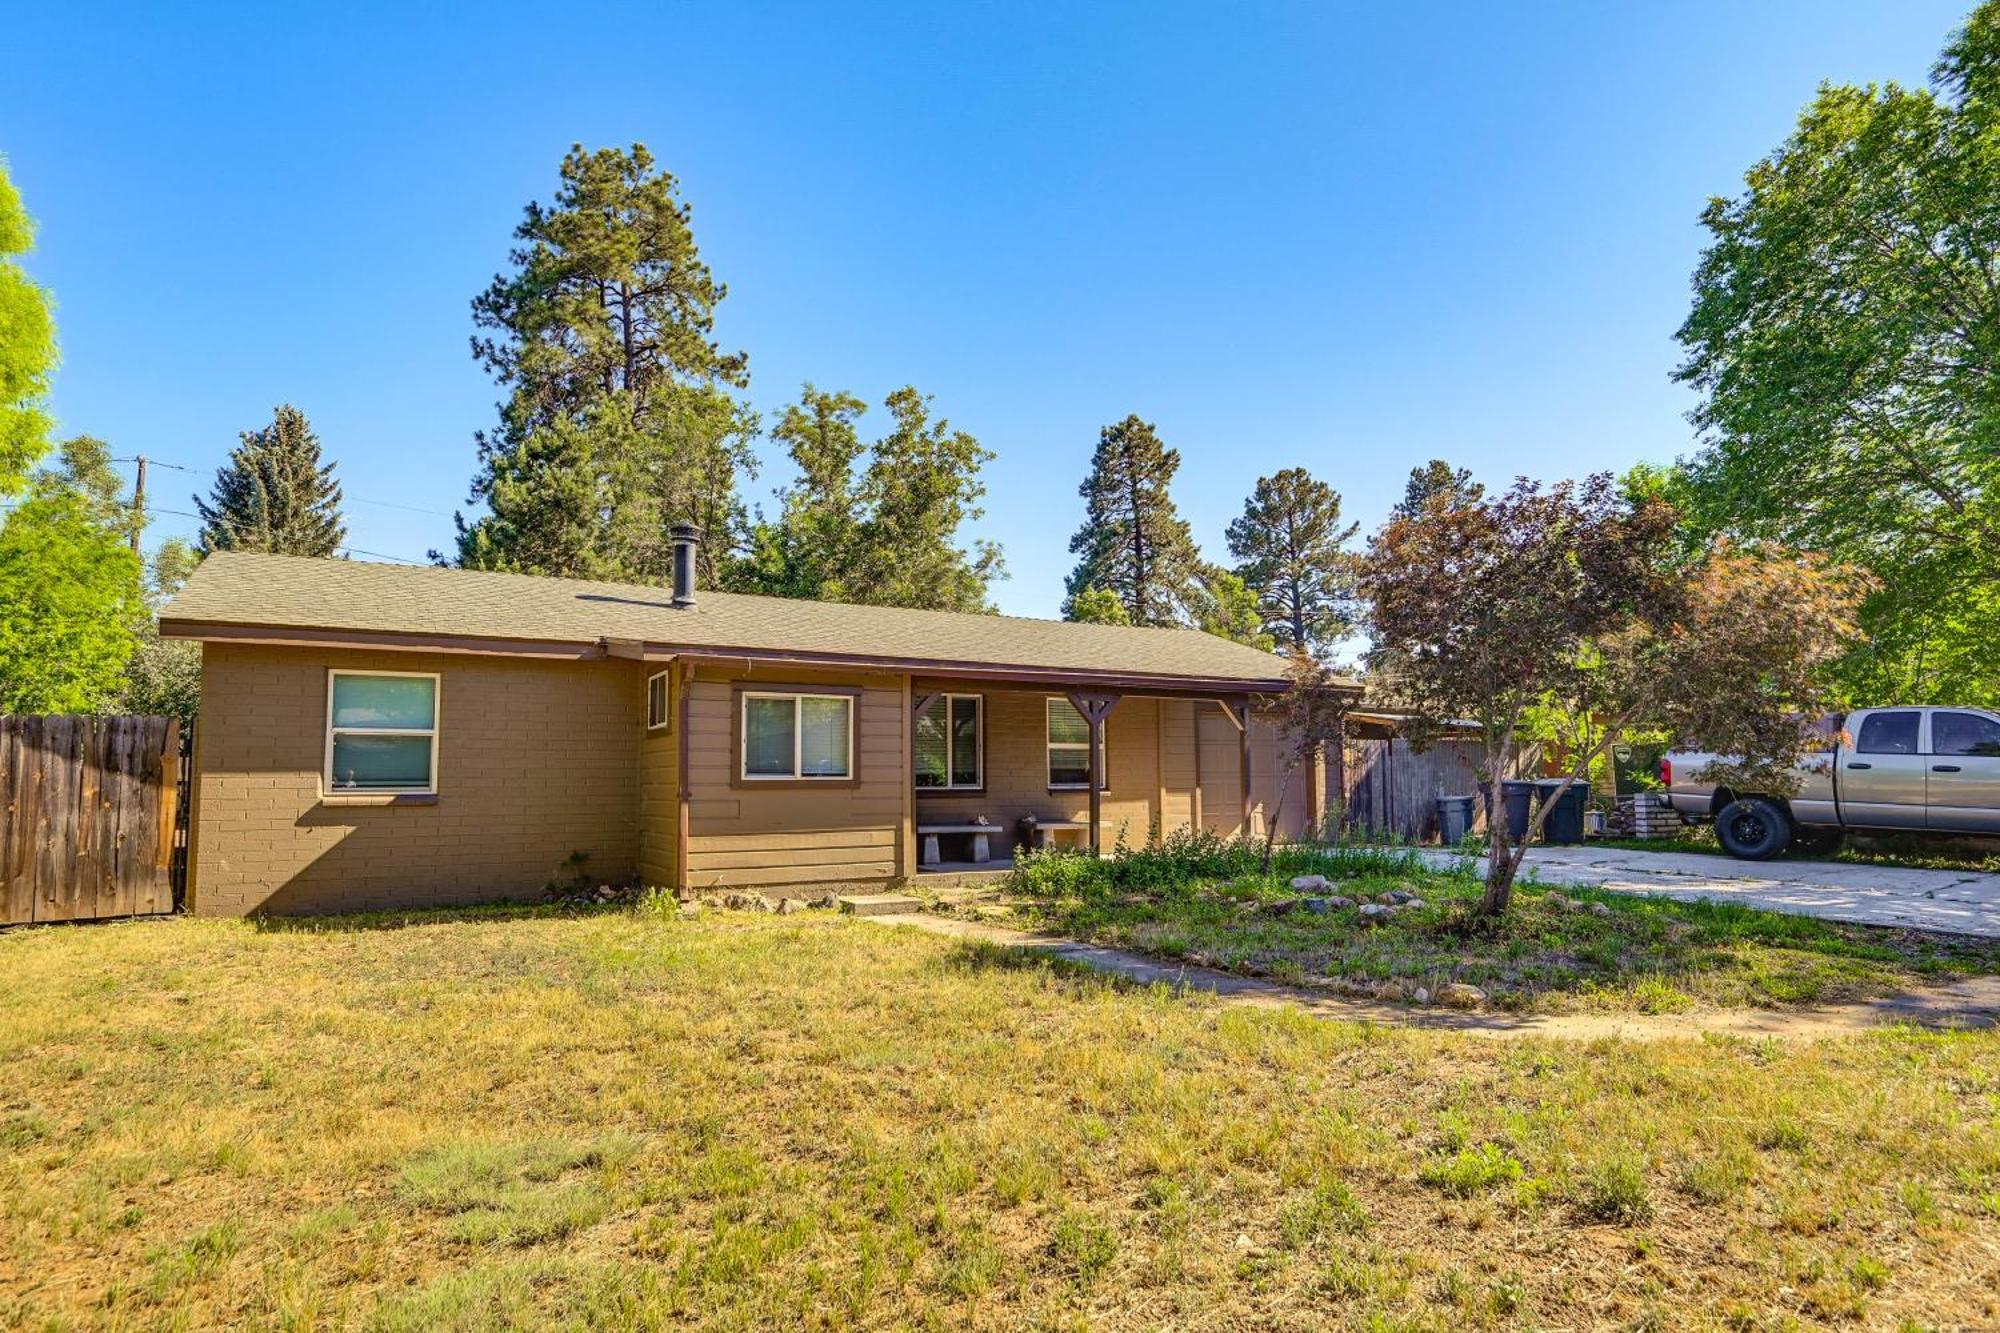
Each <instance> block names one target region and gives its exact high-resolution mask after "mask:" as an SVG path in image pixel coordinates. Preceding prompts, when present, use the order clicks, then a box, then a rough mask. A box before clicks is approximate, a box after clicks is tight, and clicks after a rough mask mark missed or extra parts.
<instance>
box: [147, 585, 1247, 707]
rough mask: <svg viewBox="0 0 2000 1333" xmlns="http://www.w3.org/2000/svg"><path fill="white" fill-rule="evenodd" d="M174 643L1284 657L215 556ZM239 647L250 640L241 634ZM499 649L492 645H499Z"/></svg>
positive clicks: (173, 622)
mask: <svg viewBox="0 0 2000 1333" xmlns="http://www.w3.org/2000/svg"><path fill="white" fill-rule="evenodd" d="M161 622H162V629H163V631H164V632H165V633H167V634H170V635H176V636H179V637H184V638H204V637H223V636H221V635H218V634H216V633H215V632H214V631H215V630H216V629H217V628H218V627H240V629H241V630H243V631H257V630H263V631H271V632H273V633H272V634H271V637H280V636H279V635H277V634H276V631H281V630H287V629H290V630H307V631H348V632H353V633H360V634H368V635H380V634H388V635H408V636H412V637H414V638H421V639H437V638H452V639H460V638H465V639H475V640H476V639H491V640H495V641H500V640H522V639H528V640H539V641H554V642H558V643H565V644H578V645H586V646H587V645H594V644H596V643H598V642H600V641H602V640H607V639H609V640H622V641H637V642H642V643H645V644H647V645H648V646H649V648H651V649H652V650H653V651H656V652H658V651H665V652H682V651H686V652H694V653H704V652H709V653H720V654H729V653H735V652H741V653H744V654H746V655H757V654H763V653H768V654H778V655H782V656H797V657H824V658H827V659H829V660H839V661H843V662H845V661H852V662H855V663H858V664H866V663H869V662H882V663H934V664H938V665H940V666H945V665H957V666H987V667H995V668H1015V669H1021V670H1028V671H1073V672H1076V673H1079V674H1080V675H1087V676H1096V677H1113V676H1130V677H1145V678H1169V679H1171V678H1184V679H1189V680H1201V681H1207V682H1225V683H1227V682H1240V683H1241V684H1242V686H1243V687H1244V688H1254V687H1256V686H1258V685H1260V684H1261V685H1264V686H1270V685H1273V684H1275V683H1276V682H1277V681H1279V680H1281V679H1282V677H1283V675H1284V663H1283V661H1282V659H1280V658H1279V657H1277V656H1275V655H1274V654H1271V653H1266V652H1261V651H1259V650H1258V649H1255V648H1248V647H1245V646H1243V645H1242V644H1238V643H1232V642H1230V641H1229V640H1227V639H1220V638H1217V637H1215V636H1214V635H1211V634H1203V633H1201V632H1199V631H1196V630H1182V629H1145V628H1137V627H1131V626H1122V625H1076V624H1070V623H1067V622H1064V621H1057V620H1032V619H1026V618H1023V617H1019V616H986V615H970V614H965V613H962V612H956V611H911V610H904V609H901V608H897V607H882V606H849V605H844V604H840V603H834V602H802V601H792V600H789V599H785V598H779V597H752V596H746V595H743V594H741V593H722V592H702V593H700V594H698V597H697V600H696V604H695V605H694V606H692V607H679V608H677V607H675V606H674V605H673V602H672V594H671V593H670V592H669V591H668V590H666V589H664V588H659V587H654V586H651V585H648V584H636V583H597V582H592V581H589V580H584V579H556V578H542V577H538V576H535V575H528V574H499V573H490V572H487V571H484V570H467V569H442V568H436V567H431V566H420V565H387V564H371V563H367V562H364V561H359V560H315V559H307V558H303V557H298V556H278V555H253V554H247V553H242V552H233V551H218V552H216V553H215V554H213V555H210V556H209V557H208V558H207V559H206V560H204V561H203V562H202V564H201V566H200V567H199V568H198V569H197V570H196V571H195V573H194V577H192V578H191V579H189V580H188V582H187V586H186V587H184V588H182V589H181V591H180V594H179V595H178V596H176V597H175V598H174V599H173V602H172V603H171V604H170V605H169V606H168V607H167V608H166V610H165V611H164V612H163V613H162V614H161ZM231 637H244V634H243V633H240V632H239V633H237V634H235V635H232V636H231ZM498 647H499V645H498V643H496V649H497V648H498Z"/></svg>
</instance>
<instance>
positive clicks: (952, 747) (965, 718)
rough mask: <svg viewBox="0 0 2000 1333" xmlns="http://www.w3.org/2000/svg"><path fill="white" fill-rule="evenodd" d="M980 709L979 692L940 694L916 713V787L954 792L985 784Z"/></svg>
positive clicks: (972, 788)
mask: <svg viewBox="0 0 2000 1333" xmlns="http://www.w3.org/2000/svg"><path fill="white" fill-rule="evenodd" d="M979 710H980V699H979V696H978V695H976V694H940V695H939V696H938V697H937V698H935V699H933V700H931V702H930V706H929V707H927V708H925V709H924V711H923V712H921V713H919V714H918V715H917V736H916V773H917V777H916V782H917V786H919V787H921V788H924V789H925V790H927V791H954V790H975V789H977V788H978V787H980V786H981V785H982V778H983V776H984V774H983V772H982V760H983V758H984V756H983V755H982V754H981V749H982V747H983V740H982V738H981V735H980V730H981V729H980V725H979V721H980V718H979Z"/></svg>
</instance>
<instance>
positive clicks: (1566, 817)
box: [1535, 778, 1590, 843]
mask: <svg viewBox="0 0 2000 1333" xmlns="http://www.w3.org/2000/svg"><path fill="white" fill-rule="evenodd" d="M1562 785H1563V780H1562V779H1561V778H1544V779H1543V780H1542V781H1540V782H1537V783H1536V784H1535V788H1536V798H1537V799H1538V800H1542V801H1547V800H1551V799H1555V795H1556V789H1557V788H1559V787H1561V786H1562ZM1589 804H1590V784H1589V783H1587V782H1573V783H1571V784H1570V788H1569V790H1568V791H1566V792H1564V793H1563V794H1562V797H1561V798H1560V799H1557V800H1556V808H1555V809H1553V810H1551V811H1549V817H1548V819H1546V820H1545V821H1543V823H1542V841H1544V842H1554V843H1579V842H1582V841H1583V811H1584V807H1585V806H1587V805H1589Z"/></svg>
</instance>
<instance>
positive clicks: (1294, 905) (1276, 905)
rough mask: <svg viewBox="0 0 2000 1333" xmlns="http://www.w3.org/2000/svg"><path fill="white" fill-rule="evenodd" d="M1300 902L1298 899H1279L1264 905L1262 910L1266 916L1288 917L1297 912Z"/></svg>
mask: <svg viewBox="0 0 2000 1333" xmlns="http://www.w3.org/2000/svg"><path fill="white" fill-rule="evenodd" d="M1300 901H1301V900H1300V899H1298V898H1279V899H1278V900H1277V901H1275V902H1268V903H1265V904H1264V906H1263V908H1262V910H1263V912H1264V913H1265V914H1266V915H1267V916H1290V915H1291V914H1292V913H1293V912H1296V911H1297V910H1298V908H1299V903H1300Z"/></svg>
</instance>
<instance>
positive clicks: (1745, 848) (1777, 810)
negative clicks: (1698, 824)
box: [1715, 796, 1792, 861]
mask: <svg viewBox="0 0 2000 1333" xmlns="http://www.w3.org/2000/svg"><path fill="white" fill-rule="evenodd" d="M1715 840H1716V841H1717V842H1719V843H1721V844H1722V850H1723V851H1725V852H1728V853H1729V854H1730V855H1731V856H1734V857H1738V858H1740V859H1742V860H1745V861H1768V860H1770V859H1771V858H1772V857H1774V856H1776V855H1777V854H1778V853H1780V852H1782V851H1784V850H1785V848H1787V847H1789V846H1791V845H1792V818H1791V816H1790V815H1788V814H1786V813H1785V811H1784V808H1783V807H1782V806H1780V805H1779V804H1778V803H1777V802H1776V801H1768V800H1765V799H1764V798H1763V797H1762V796H1745V797H1743V798H1742V799H1741V800H1736V801H1731V802H1730V803H1729V804H1728V805H1725V806H1723V807H1722V813H1721V814H1719V815H1717V816H1716V817H1715Z"/></svg>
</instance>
